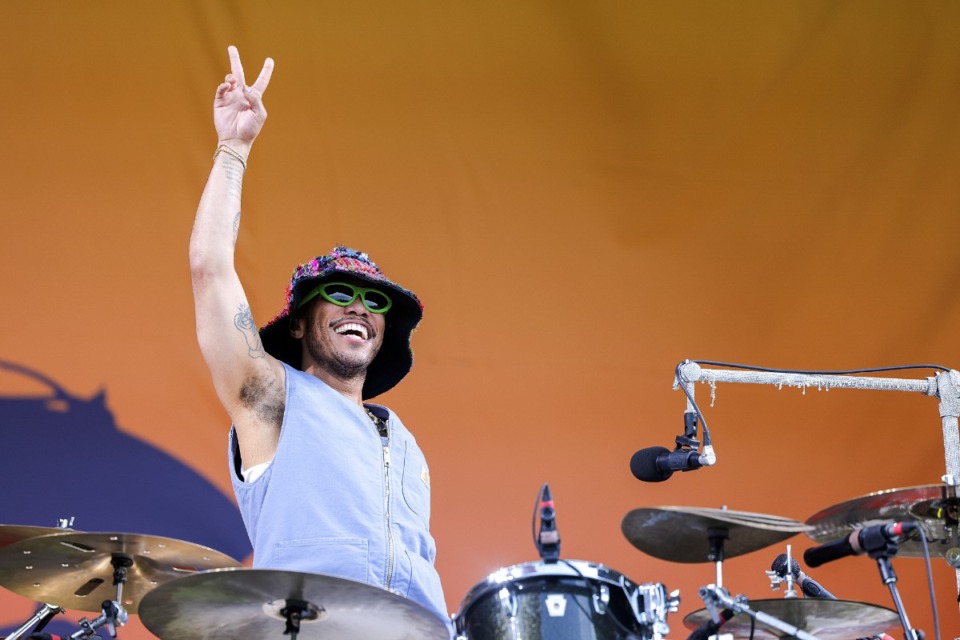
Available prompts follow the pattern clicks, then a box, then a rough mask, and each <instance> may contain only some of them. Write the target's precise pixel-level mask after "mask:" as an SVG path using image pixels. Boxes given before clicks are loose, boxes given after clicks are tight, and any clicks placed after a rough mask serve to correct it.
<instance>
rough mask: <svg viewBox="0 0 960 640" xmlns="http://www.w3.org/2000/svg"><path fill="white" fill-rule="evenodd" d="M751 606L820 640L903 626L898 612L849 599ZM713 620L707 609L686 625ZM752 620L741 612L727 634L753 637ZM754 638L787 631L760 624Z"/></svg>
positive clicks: (862, 635)
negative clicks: (751, 634)
mask: <svg viewBox="0 0 960 640" xmlns="http://www.w3.org/2000/svg"><path fill="white" fill-rule="evenodd" d="M747 605H748V606H749V607H750V608H751V609H753V610H754V611H760V612H763V613H765V614H767V615H770V616H773V617H774V618H779V619H780V620H783V621H784V622H786V623H788V624H791V625H793V626H795V627H799V628H800V629H802V630H803V631H806V632H807V633H809V634H811V635H814V636H816V637H818V638H820V640H850V638H867V637H873V636H878V635H880V634H881V633H883V632H885V631H887V630H888V629H891V628H892V627H894V626H896V625H898V624H899V623H900V617H899V616H898V615H897V612H896V611H892V610H890V609H886V608H884V607H879V606H877V605H874V604H867V603H864V602H852V601H849V600H821V599H814V598H781V599H775V600H750V601H748V602H747ZM709 619H710V614H709V612H708V611H707V610H706V609H700V610H699V611H694V612H693V613H691V614H689V615H687V617H685V618H684V619H683V624H684V625H686V627H687V628H688V629H696V628H697V627H699V626H700V625H701V624H703V623H704V622H706V621H707V620H709ZM750 627H751V618H750V616H748V615H747V614H745V613H740V614H737V615H735V616H733V617H732V618H730V619H729V620H727V622H725V623H724V625H723V627H721V630H722V632H723V633H732V634H733V636H734V637H735V638H749V637H750ZM753 637H754V638H755V639H756V640H768V639H770V638H783V637H790V636H787V634H785V633H784V632H783V631H780V630H779V629H774V628H773V627H771V626H769V625H766V624H763V623H762V622H757V623H756V630H755V632H754V635H753Z"/></svg>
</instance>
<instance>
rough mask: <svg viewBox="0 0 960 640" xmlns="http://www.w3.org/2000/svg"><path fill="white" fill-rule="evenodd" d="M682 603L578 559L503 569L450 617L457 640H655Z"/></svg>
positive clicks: (472, 592)
mask: <svg viewBox="0 0 960 640" xmlns="http://www.w3.org/2000/svg"><path fill="white" fill-rule="evenodd" d="M678 604H679V598H678V597H677V596H676V595H675V594H672V595H668V594H667V592H666V588H665V587H664V586H663V585H661V584H636V583H634V582H631V581H630V580H629V579H628V578H626V577H625V576H623V575H621V574H619V573H617V572H616V571H613V570H611V569H608V568H606V567H604V566H603V565H600V564H591V563H588V562H583V561H580V560H560V561H558V562H556V563H543V562H531V563H527V564H518V565H514V566H512V567H504V568H502V569H499V570H498V571H496V572H494V573H492V574H490V575H489V576H487V578H486V580H484V581H483V582H481V583H479V584H477V585H476V586H474V587H473V589H471V590H470V592H469V593H468V594H467V596H466V597H465V598H464V599H463V602H462V603H461V604H460V610H459V611H458V612H457V613H456V614H455V615H454V624H455V626H456V630H457V639H458V640H659V639H660V638H663V636H665V635H666V634H667V633H668V632H669V631H670V629H669V627H667V621H666V618H667V613H668V612H670V611H676V610H677V605H678Z"/></svg>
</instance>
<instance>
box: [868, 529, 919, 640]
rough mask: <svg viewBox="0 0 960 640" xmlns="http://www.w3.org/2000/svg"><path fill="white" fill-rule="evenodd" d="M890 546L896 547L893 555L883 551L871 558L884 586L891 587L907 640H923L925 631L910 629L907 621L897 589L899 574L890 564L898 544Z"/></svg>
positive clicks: (871, 555)
mask: <svg viewBox="0 0 960 640" xmlns="http://www.w3.org/2000/svg"><path fill="white" fill-rule="evenodd" d="M890 544H892V545H894V550H893V553H890V554H887V553H885V552H882V551H881V552H878V553H871V554H870V557H871V558H873V559H874V560H876V561H877V568H878V569H880V579H881V580H882V581H883V584H885V585H887V586H888V587H890V596H891V597H892V598H893V604H894V606H895V607H896V608H897V615H899V616H900V624H901V625H902V626H903V631H904V634H905V636H906V639H907V640H923V638H924V634H923V631H920V630H918V629H911V628H910V621H909V620H908V619H907V610H906V609H905V608H904V606H903V601H902V600H901V599H900V590H899V589H897V574H896V573H895V572H894V570H893V563H892V562H890V557H891V556H893V555H894V554H895V553H896V552H897V550H896V543H893V542H892V543H890Z"/></svg>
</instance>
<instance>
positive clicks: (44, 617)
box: [7, 604, 63, 640]
mask: <svg viewBox="0 0 960 640" xmlns="http://www.w3.org/2000/svg"><path fill="white" fill-rule="evenodd" d="M61 613H63V607H55V606H53V605H52V604H44V605H43V606H42V607H40V608H39V609H37V612H36V613H34V614H33V617H32V618H30V619H29V620H27V621H26V622H25V623H24V624H23V626H22V627H20V628H19V629H17V630H16V631H14V632H13V633H11V634H10V635H8V636H7V640H18V639H19V638H20V637H21V636H22V635H23V634H25V633H26V632H27V630H28V629H30V627H32V626H33V625H37V627H36V628H35V629H34V630H33V631H32V632H31V633H34V632H37V631H40V630H41V629H43V628H44V627H45V626H47V623H48V622H50V620H52V619H53V617H54V616H56V615H59V614H61Z"/></svg>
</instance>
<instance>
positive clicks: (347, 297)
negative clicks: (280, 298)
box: [297, 282, 393, 313]
mask: <svg viewBox="0 0 960 640" xmlns="http://www.w3.org/2000/svg"><path fill="white" fill-rule="evenodd" d="M317 296H322V297H323V299H324V300H326V301H327V302H332V303H333V304H335V305H337V306H340V307H349V306H350V305H351V304H353V301H354V300H356V299H357V296H360V301H361V302H363V306H364V307H365V308H366V310H367V311H369V312H370V313H386V312H387V311H389V310H390V307H391V306H393V300H391V299H390V297H389V296H388V295H387V294H385V293H384V292H383V291H380V290H379V289H370V288H368V287H358V286H356V285H352V284H347V283H346V282H324V283H323V284H321V285H319V286H318V287H317V288H316V289H314V290H313V291H311V292H310V293H308V294H307V295H306V296H305V297H304V298H303V300H301V301H300V304H298V305H297V308H298V309H299V308H301V307H302V306H303V305H305V304H307V303H308V302H310V301H311V300H313V299H314V298H316V297H317Z"/></svg>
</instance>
